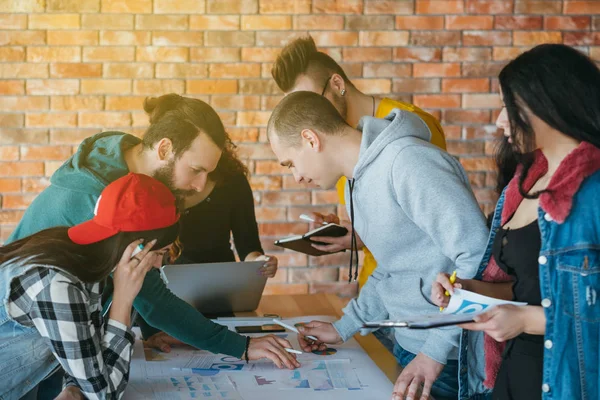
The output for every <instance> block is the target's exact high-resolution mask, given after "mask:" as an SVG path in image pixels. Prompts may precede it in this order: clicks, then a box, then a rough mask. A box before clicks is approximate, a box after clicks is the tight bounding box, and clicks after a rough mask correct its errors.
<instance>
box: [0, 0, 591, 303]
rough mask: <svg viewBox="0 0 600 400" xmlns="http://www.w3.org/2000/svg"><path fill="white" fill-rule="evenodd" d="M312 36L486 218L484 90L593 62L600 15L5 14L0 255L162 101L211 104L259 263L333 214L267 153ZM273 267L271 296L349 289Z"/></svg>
mask: <svg viewBox="0 0 600 400" xmlns="http://www.w3.org/2000/svg"><path fill="white" fill-rule="evenodd" d="M307 32H310V33H311V34H312V35H313V37H314V38H315V40H316V41H317V44H318V45H319V46H320V47H321V48H322V49H323V50H324V51H326V52H328V53H329V54H330V55H331V56H332V57H333V58H335V59H336V60H338V61H340V62H341V63H342V64H343V66H344V69H345V70H346V71H347V73H348V75H349V76H350V77H351V79H352V80H353V81H354V82H355V83H356V85H357V86H358V87H359V88H360V89H361V90H363V91H365V92H367V93H371V94H375V95H386V96H389V97H393V98H399V99H403V100H408V101H412V102H414V103H416V104H417V105H419V106H421V107H423V108H426V109H428V110H431V112H432V113H433V114H434V115H436V116H437V117H438V118H439V119H440V120H441V121H442V123H443V125H444V127H445V131H446V136H447V140H448V149H449V151H450V152H451V153H452V154H454V155H456V156H458V157H460V159H461V162H462V163H463V165H464V166H465V168H466V169H467V171H468V172H469V176H470V178H471V183H472V185H473V189H474V191H475V193H476V195H477V198H478V199H479V201H480V202H481V205H482V207H483V208H484V209H485V211H490V209H491V207H492V206H493V203H494V200H495V196H494V193H493V190H492V187H493V184H494V172H493V162H492V161H491V159H490V158H489V155H490V154H491V153H492V151H493V139H494V134H495V127H494V125H493V122H494V121H495V118H496V115H497V113H498V108H499V105H500V102H499V98H498V96H497V94H496V93H497V81H496V79H495V77H496V76H497V74H498V72H499V70H500V69H501V68H502V66H503V65H504V64H505V63H506V62H507V60H510V59H511V58H513V57H515V56H516V55H517V54H519V53H520V52H522V51H523V50H526V49H528V48H530V47H531V46H534V45H536V44H539V43H545V42H558V43H566V44H569V45H574V46H579V47H580V48H581V49H582V50H584V51H585V52H588V53H589V54H590V55H591V56H592V57H594V58H599V57H598V56H599V55H600V1H571V0H564V1H561V0H552V1H533V0H532V1H525V0H464V1H463V0H431V1H429V0H396V1H384V0H344V1H342V0H286V1H282V0H238V1H235V0H218V1H217V0H177V1H175V0H127V1H122V0H0V46H1V47H0V198H1V209H0V242H1V241H2V240H4V239H5V238H6V237H7V236H8V235H9V233H10V232H11V230H12V229H13V227H14V226H15V224H16V223H17V222H18V221H19V218H20V217H21V215H22V214H23V210H24V209H25V208H26V207H27V205H28V204H29V203H30V202H31V200H32V199H33V198H34V197H35V196H36V193H38V192H39V191H41V190H42V189H43V188H44V187H46V186H47V185H48V178H49V177H50V176H51V175H52V173H53V172H54V171H55V169H56V168H57V167H58V166H59V165H60V164H61V162H62V161H63V160H64V159H65V158H67V157H68V156H69V155H70V154H71V153H72V152H73V151H74V150H75V148H76V146H77V144H78V143H79V142H80V141H81V140H82V139H83V138H85V137H87V136H89V135H92V134H94V133H97V132H99V131H100V130H103V129H120V130H123V131H126V132H131V133H134V134H141V133H142V132H143V131H144V128H145V125H146V123H147V119H146V116H145V115H144V113H143V112H142V110H141V104H142V100H143V99H144V97H145V96H148V95H159V94H163V93H167V92H178V93H182V94H186V95H189V96H194V97H198V98H201V99H203V100H205V101H207V102H209V103H210V104H211V105H212V106H213V107H214V108H215V109H217V111H218V112H219V114H220V115H221V117H222V119H223V121H224V123H225V125H226V126H227V128H228V130H229V132H230V133H231V135H232V136H233V138H234V140H235V141H236V142H237V143H239V145H240V151H241V154H242V156H243V157H244V158H246V159H248V163H249V166H250V168H251V171H252V173H253V176H252V186H253V188H254V190H255V198H256V211H257V215H258V219H259V222H260V232H261V234H262V236H263V238H264V243H265V248H266V249H268V250H269V251H271V250H273V246H272V245H271V244H270V243H272V239H273V238H274V237H279V236H282V235H287V234H295V233H301V232H303V231H304V230H305V229H306V228H307V226H306V224H303V223H299V222H298V219H297V216H298V215H299V214H300V213H301V212H303V211H306V210H316V211H322V212H330V211H332V212H333V211H335V210H336V202H337V199H336V195H335V193H334V192H331V191H317V190H315V191H308V190H304V189H303V188H302V187H300V186H299V185H297V184H296V183H295V182H294V180H293V178H292V176H290V175H288V174H287V173H286V172H287V171H285V170H283V169H282V168H281V167H279V166H278V165H277V163H276V162H275V159H274V156H273V154H272V153H271V150H270V148H269V145H268V144H267V143H266V139H265V129H264V128H265V124H266V122H267V120H268V117H269V114H270V110H272V109H273V107H274V106H275V104H277V102H278V101H279V100H280V98H281V93H280V92H279V90H278V89H277V87H276V85H275V84H274V82H273V81H272V80H271V79H270V67H271V63H272V61H273V60H274V58H275V56H276V55H277V53H278V52H279V50H280V48H281V47H282V45H284V44H285V43H286V42H287V41H288V40H289V39H290V38H293V37H296V36H299V35H303V34H305V33H307ZM596 46H598V47H596ZM279 257H280V261H281V265H282V268H281V269H280V272H279V273H278V275H277V277H276V278H275V279H274V280H273V283H272V284H270V286H269V288H268V291H269V292H270V293H281V292H285V293H306V292H318V291H335V292H341V293H344V294H351V293H352V292H353V291H354V289H355V287H354V285H347V284H346V283H345V282H344V281H345V277H346V276H347V267H346V266H345V265H346V263H347V260H348V255H333V256H331V257H328V258H314V259H312V258H310V259H309V258H307V257H306V256H304V255H301V254H298V253H287V252H286V253H283V254H280V255H279ZM307 265H311V266H314V265H322V266H324V268H319V269H316V268H312V269H308V268H306V266H307ZM339 266H342V267H339Z"/></svg>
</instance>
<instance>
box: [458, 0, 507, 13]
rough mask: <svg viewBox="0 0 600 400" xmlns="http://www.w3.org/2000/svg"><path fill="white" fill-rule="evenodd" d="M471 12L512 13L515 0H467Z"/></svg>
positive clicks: (467, 8) (467, 9) (467, 6)
mask: <svg viewBox="0 0 600 400" xmlns="http://www.w3.org/2000/svg"><path fill="white" fill-rule="evenodd" d="M466 11H467V13H469V14H493V15H495V14H512V11H513V0H466Z"/></svg>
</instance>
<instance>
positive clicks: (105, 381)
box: [7, 267, 134, 399]
mask: <svg viewBox="0 0 600 400" xmlns="http://www.w3.org/2000/svg"><path fill="white" fill-rule="evenodd" d="M103 287H104V283H103V282H102V283H92V284H86V283H82V282H81V281H79V280H78V279H77V278H75V277H73V276H71V275H69V274H68V273H65V272H61V271H59V270H56V269H50V268H47V267H36V268H32V269H30V270H29V271H27V272H26V273H25V274H23V275H21V276H19V277H17V278H15V279H14V280H13V281H12V282H11V290H10V296H9V301H8V304H7V306H8V307H7V311H8V313H9V315H10V316H11V317H12V318H13V319H14V320H15V321H17V322H18V323H20V324H22V325H25V326H28V327H35V328H36V329H37V330H38V332H39V334H40V335H41V336H43V337H45V338H47V339H48V345H49V346H50V347H51V349H52V352H53V353H54V356H55V357H56V359H57V360H58V361H59V362H60V364H61V366H62V367H63V369H64V370H65V372H66V378H65V386H69V385H75V386H77V387H79V388H80V389H81V391H82V392H83V394H84V395H85V396H86V397H87V398H88V399H118V398H121V397H122V395H123V392H124V391H125V387H126V386H127V381H128V378H129V362H130V360H131V353H132V350H133V342H134V336H133V333H132V332H131V331H130V330H129V329H128V327H126V326H125V325H123V324H122V323H120V322H117V321H114V320H112V319H109V320H108V323H107V324H104V320H103V318H102V302H101V294H102V289H103Z"/></svg>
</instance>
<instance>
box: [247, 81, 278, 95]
mask: <svg viewBox="0 0 600 400" xmlns="http://www.w3.org/2000/svg"><path fill="white" fill-rule="evenodd" d="M239 84H240V86H239V90H240V94H266V95H270V94H281V90H279V88H278V87H277V84H276V83H275V81H274V80H273V79H241V80H240V82H239Z"/></svg>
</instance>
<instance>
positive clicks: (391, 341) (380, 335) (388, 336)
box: [373, 328, 396, 354]
mask: <svg viewBox="0 0 600 400" xmlns="http://www.w3.org/2000/svg"><path fill="white" fill-rule="evenodd" d="M373 336H375V337H376V338H377V340H379V342H381V344H382V345H383V346H384V347H385V348H386V349H387V350H388V351H389V352H390V353H392V354H394V347H395V346H396V339H395V338H394V328H381V329H378V330H376V331H375V332H373Z"/></svg>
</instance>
